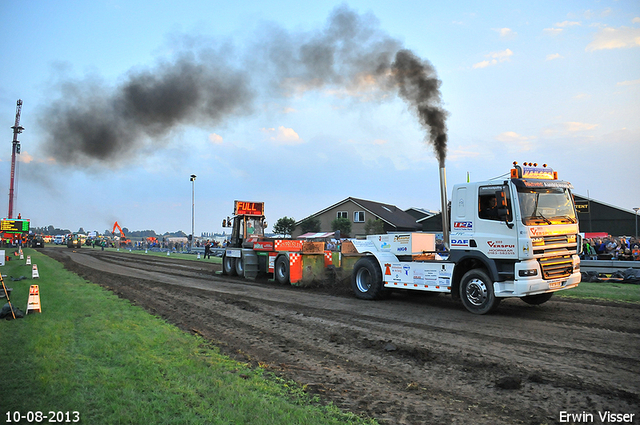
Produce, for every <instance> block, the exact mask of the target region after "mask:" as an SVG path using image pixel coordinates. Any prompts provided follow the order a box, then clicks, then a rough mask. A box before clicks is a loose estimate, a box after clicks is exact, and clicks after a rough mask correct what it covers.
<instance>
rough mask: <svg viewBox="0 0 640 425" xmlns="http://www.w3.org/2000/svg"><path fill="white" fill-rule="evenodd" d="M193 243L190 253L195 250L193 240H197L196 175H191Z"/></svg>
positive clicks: (190, 246) (190, 245)
mask: <svg viewBox="0 0 640 425" xmlns="http://www.w3.org/2000/svg"><path fill="white" fill-rule="evenodd" d="M190 181H191V241H189V252H191V251H192V250H193V239H194V238H195V235H194V234H193V232H194V227H195V213H196V175H195V174H191V179H190Z"/></svg>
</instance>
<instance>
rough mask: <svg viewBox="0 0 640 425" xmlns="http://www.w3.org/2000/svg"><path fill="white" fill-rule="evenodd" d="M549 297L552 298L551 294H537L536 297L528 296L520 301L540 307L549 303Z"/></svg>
mask: <svg viewBox="0 0 640 425" xmlns="http://www.w3.org/2000/svg"><path fill="white" fill-rule="evenodd" d="M551 297H553V292H546V293H544V294H538V295H528V296H526V297H522V298H520V299H521V300H522V301H524V302H526V303H527V304H529V305H540V304H544V303H546V302H547V301H549V300H550V299H551Z"/></svg>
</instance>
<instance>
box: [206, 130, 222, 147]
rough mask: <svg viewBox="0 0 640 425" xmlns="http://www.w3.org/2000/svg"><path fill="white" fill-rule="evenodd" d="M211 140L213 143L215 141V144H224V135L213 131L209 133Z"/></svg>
mask: <svg viewBox="0 0 640 425" xmlns="http://www.w3.org/2000/svg"><path fill="white" fill-rule="evenodd" d="M209 141H210V142H211V143H213V144H214V145H221V144H222V136H220V135H219V134H216V133H211V134H210V135H209Z"/></svg>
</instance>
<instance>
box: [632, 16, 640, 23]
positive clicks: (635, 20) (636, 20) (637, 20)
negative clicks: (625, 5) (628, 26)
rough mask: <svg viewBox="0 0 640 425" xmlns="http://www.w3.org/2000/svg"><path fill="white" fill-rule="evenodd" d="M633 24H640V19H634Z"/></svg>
mask: <svg viewBox="0 0 640 425" xmlns="http://www.w3.org/2000/svg"><path fill="white" fill-rule="evenodd" d="M631 22H633V23H634V24H640V17H635V18H633V20H632V21H631Z"/></svg>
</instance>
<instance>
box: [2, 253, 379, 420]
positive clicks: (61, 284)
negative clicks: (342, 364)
mask: <svg viewBox="0 0 640 425" xmlns="http://www.w3.org/2000/svg"><path fill="white" fill-rule="evenodd" d="M7 252H9V253H10V251H7ZM24 253H25V258H26V255H30V256H31V261H32V263H34V264H37V266H38V272H39V275H40V278H39V279H33V280H32V279H31V266H29V265H25V262H26V261H25V260H19V259H17V258H16V257H12V260H11V261H9V262H7V264H6V265H5V266H4V267H2V268H0V271H1V272H2V274H3V275H7V277H6V278H5V284H6V285H7V287H12V288H13V292H12V293H11V295H10V297H11V302H12V304H13V306H14V307H18V308H20V309H21V310H23V311H24V310H25V309H26V305H27V299H28V292H29V286H30V285H32V284H37V285H38V286H39V289H40V299H41V304H42V313H30V314H28V315H27V316H25V318H23V319H18V320H10V321H7V320H2V321H0V347H2V349H1V350H0V368H1V369H0V370H1V371H2V377H3V379H2V381H3V391H2V395H1V396H0V406H2V407H1V408H0V415H1V416H0V417H2V420H3V421H5V422H7V419H8V418H9V419H11V415H12V414H13V413H12V414H11V415H9V416H7V412H15V411H19V412H21V413H22V414H26V413H27V412H35V411H41V412H43V414H44V415H49V414H50V413H49V412H78V414H79V418H80V422H81V423H91V424H119V423H129V424H138V423H140V424H150V423H151V424H187V423H188V424H252V425H253V424H265V425H267V424H268V425H271V424H375V423H376V422H375V421H373V420H364V419H361V418H358V417H357V416H355V415H352V414H349V413H343V412H340V411H339V410H338V409H337V408H335V407H333V406H322V405H321V404H320V403H318V400H316V399H313V398H311V397H309V396H308V395H307V394H305V393H304V391H303V390H302V389H301V388H300V387H298V386H297V385H295V384H293V383H287V382H284V381H282V380H279V379H278V378H276V377H274V376H272V375H270V374H267V373H266V372H265V371H263V370H261V369H251V368H249V367H248V366H247V365H245V364H241V363H237V362H235V361H232V360H230V359H229V358H228V357H226V356H223V355H221V354H220V353H219V351H218V349H217V348H216V347H213V346H211V345H210V344H208V342H207V341H206V340H204V339H202V338H200V337H198V336H195V335H190V334H186V333H184V332H182V331H180V330H179V329H177V328H176V327H174V326H172V325H170V324H168V323H166V322H165V321H163V320H162V319H160V318H158V317H155V316H152V315H150V314H148V313H147V312H145V311H144V310H142V309H141V308H140V307H137V306H134V305H132V304H131V303H129V302H128V301H127V300H123V299H120V298H118V297H117V296H115V295H114V294H112V293H111V292H109V291H106V290H104V289H102V288H101V287H99V286H98V285H95V284H92V283H89V282H87V281H85V280H83V279H81V278H80V277H78V276H77V275H75V274H73V273H70V272H68V271H66V270H64V269H63V268H62V266H61V265H60V264H59V263H57V262H56V261H53V260H52V259H50V258H49V257H47V256H44V255H42V254H40V253H38V252H36V251H35V250H32V249H25V250H24ZM11 276H13V277H18V276H27V279H25V280H21V281H12V280H11ZM5 302H6V300H4V299H3V300H2V302H1V303H2V304H4V303H5ZM71 419H74V416H71ZM24 422H25V423H26V421H24ZM43 422H47V421H46V420H45V421H43ZM7 423H9V422H7ZM12 423H14V422H12Z"/></svg>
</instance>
